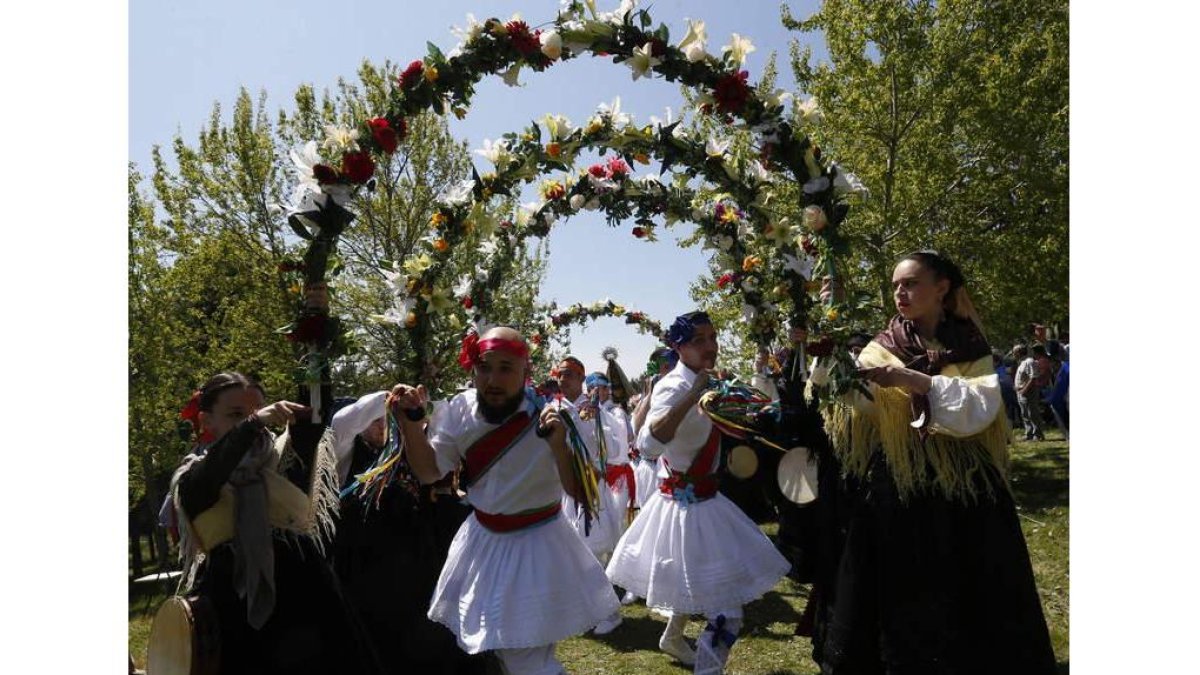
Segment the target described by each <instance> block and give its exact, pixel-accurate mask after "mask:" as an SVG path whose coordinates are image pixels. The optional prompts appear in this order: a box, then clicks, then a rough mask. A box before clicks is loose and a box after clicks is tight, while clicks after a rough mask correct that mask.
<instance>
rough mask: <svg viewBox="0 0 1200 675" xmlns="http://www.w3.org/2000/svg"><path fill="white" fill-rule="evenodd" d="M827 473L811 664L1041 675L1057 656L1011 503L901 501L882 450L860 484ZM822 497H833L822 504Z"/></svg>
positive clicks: (870, 670)
mask: <svg viewBox="0 0 1200 675" xmlns="http://www.w3.org/2000/svg"><path fill="white" fill-rule="evenodd" d="M838 473H839V472H838V471H837V468H836V467H830V466H828V465H826V466H824V467H823V470H822V471H821V478H820V480H821V483H820V487H819V490H820V493H821V495H822V499H821V500H818V501H819V502H823V503H821V504H820V506H821V512H820V520H821V526H822V528H821V529H822V538H823V540H824V541H825V542H827V545H828V548H827V549H826V550H830V551H831V552H832V553H833V555H829V556H822V560H821V561H820V570H819V573H818V578H817V583H816V588H815V589H814V592H815V595H816V597H815V598H814V600H813V601H814V602H816V603H817V606H816V615H815V634H814V637H813V657H814V659H815V660H816V661H817V663H818V664H820V666H821V668H822V673H826V674H827V675H860V674H870V675H875V674H880V675H883V674H886V675H907V674H909V673H912V674H916V673H920V674H922V675H943V674H944V675H950V674H954V675H968V674H969V675H991V674H994V675H1014V674H1018V673H1019V674H1021V675H1040V674H1042V673H1048V674H1049V673H1054V672H1055V660H1054V652H1053V649H1052V648H1051V645H1050V635H1049V631H1048V630H1047V628H1046V621H1045V617H1044V616H1043V614H1042V605H1041V602H1040V600H1039V598H1038V593H1037V587H1036V586H1035V583H1034V577H1033V568H1032V566H1031V564H1030V561H1029V552H1028V550H1027V548H1026V546H1025V537H1024V535H1023V534H1022V532H1021V526H1020V523H1019V522H1018V519H1017V512H1016V508H1015V506H1014V504H1013V500H1012V496H1011V495H1010V493H1009V492H1008V490H1007V489H1006V487H1005V486H1004V479H1003V478H1002V477H1001V476H1000V475H999V473H998V472H996V471H994V470H993V471H990V472H987V474H986V475H980V476H979V477H978V478H977V480H978V481H979V486H980V487H981V488H982V487H983V486H984V484H985V482H986V483H990V484H991V485H992V487H993V492H994V495H995V496H994V497H993V498H988V497H986V496H985V497H981V498H980V500H979V501H978V503H975V504H964V503H961V502H958V501H951V500H948V499H946V498H945V497H943V496H941V495H940V493H926V494H917V495H912V496H910V497H909V499H908V501H907V502H905V503H901V501H900V499H899V495H898V493H897V491H896V487H895V482H894V481H893V479H892V475H891V471H890V470H889V468H888V466H887V462H886V461H885V460H884V459H883V456H882V454H880V453H876V455H875V457H874V458H873V460H872V462H871V465H870V468H869V469H868V473H867V477H866V478H865V479H863V480H861V481H859V480H854V479H843V478H841V477H839V475H838ZM827 497H832V498H831V499H827Z"/></svg>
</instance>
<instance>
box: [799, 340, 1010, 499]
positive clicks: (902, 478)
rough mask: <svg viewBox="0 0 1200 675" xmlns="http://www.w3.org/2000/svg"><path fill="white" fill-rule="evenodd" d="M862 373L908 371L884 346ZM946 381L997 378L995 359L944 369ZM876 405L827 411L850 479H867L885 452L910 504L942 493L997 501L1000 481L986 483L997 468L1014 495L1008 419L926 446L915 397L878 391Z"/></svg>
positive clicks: (845, 403) (934, 436)
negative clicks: (984, 477)
mask: <svg viewBox="0 0 1200 675" xmlns="http://www.w3.org/2000/svg"><path fill="white" fill-rule="evenodd" d="M859 364H860V365H861V366H862V367H877V366H883V365H892V366H897V367H903V366H904V364H903V363H902V362H901V361H900V359H898V358H896V356H895V355H893V354H892V353H890V352H889V351H888V350H887V349H885V348H883V346H881V345H880V344H879V343H878V342H871V343H870V344H869V345H867V347H866V349H864V350H863V351H862V353H861V354H860V355H859ZM939 374H940V375H942V376H945V377H962V378H966V379H967V381H968V383H969V382H970V381H971V380H972V379H974V378H982V377H986V376H988V375H994V370H993V369H992V361H991V357H990V355H989V356H986V357H983V358H980V359H978V360H975V361H972V362H964V363H951V364H947V365H944V366H943V367H942V368H941V371H940V373H939ZM872 394H873V395H874V398H875V400H874V401H873V402H871V401H868V400H866V399H865V398H864V397H862V396H860V395H858V394H854V395H853V396H852V398H850V399H849V400H842V401H839V402H837V403H836V404H835V405H834V406H833V407H832V408H830V409H826V410H825V411H824V412H823V416H824V418H825V430H826V432H827V433H828V435H829V438H830V441H831V442H832V444H833V447H834V451H835V452H836V453H837V456H838V458H839V460H840V461H841V463H842V468H843V471H844V472H845V473H846V474H847V475H851V476H856V477H865V476H866V473H867V468H868V466H869V463H870V460H871V457H872V455H873V454H874V453H875V452H876V451H880V452H882V453H883V456H884V459H885V460H886V461H887V463H888V467H889V468H890V469H891V473H892V477H893V480H894V481H895V484H896V489H897V492H898V493H899V495H900V498H901V499H902V500H905V501H906V500H907V499H908V498H909V497H910V496H912V495H913V494H914V493H927V492H928V491H931V490H936V491H938V492H940V493H941V494H942V495H944V496H945V497H947V498H948V499H951V500H958V501H962V502H975V501H977V500H978V499H979V497H980V496H981V494H980V488H981V487H982V488H983V490H984V496H988V497H990V496H992V493H993V492H994V489H995V488H994V485H993V484H994V482H995V481H992V480H980V478H981V476H982V474H983V472H984V471H986V470H989V469H993V470H995V471H997V472H999V476H1000V477H1001V478H1003V479H1004V480H1002V481H1000V482H1001V483H1002V484H1003V485H1004V489H1007V486H1008V481H1007V473H1008V443H1009V436H1010V433H1011V432H1010V430H1009V428H1008V420H1007V419H1005V416H1004V415H996V417H995V418H994V419H993V420H992V421H991V423H990V424H988V426H987V427H986V428H984V430H983V431H981V432H980V433H977V434H975V435H973V436H968V437H965V438H955V437H952V436H949V435H946V434H943V433H938V432H937V429H936V426H935V427H934V428H933V433H930V434H928V435H927V436H926V438H925V439H924V440H922V438H921V433H920V432H919V431H918V430H917V429H916V428H914V427H913V426H912V422H913V418H912V414H913V411H912V403H911V397H910V394H909V392H908V391H907V390H905V389H901V388H898V387H872Z"/></svg>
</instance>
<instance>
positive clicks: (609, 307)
mask: <svg viewBox="0 0 1200 675" xmlns="http://www.w3.org/2000/svg"><path fill="white" fill-rule="evenodd" d="M552 309H553V306H552ZM604 316H615V317H625V323H627V324H629V325H631V326H635V327H637V329H638V332H639V333H641V334H643V335H653V336H654V337H656V338H659V339H660V340H661V339H662V335H663V328H662V325H661V324H660V323H658V322H657V321H655V320H654V319H651V318H650V317H648V316H646V314H645V312H637V311H633V312H631V311H628V310H626V309H625V307H624V306H623V305H618V304H617V303H615V302H613V301H612V300H609V299H607V298H605V299H604V300H600V301H597V302H593V303H592V304H590V305H584V304H582V303H578V302H577V303H575V304H573V305H570V306H569V307H567V308H566V309H565V310H563V311H561V312H556V313H553V314H551V315H550V316H549V317H547V318H546V319H545V321H543V322H542V323H541V324H540V325H538V326H536V327H535V328H534V329H533V330H532V331H531V332H530V335H529V343H530V348H531V349H533V350H537V349H539V348H541V346H542V345H544V344H545V343H546V341H547V340H548V339H549V338H551V337H553V336H554V335H555V334H556V333H557V332H558V331H559V329H561V328H563V327H565V326H570V325H571V324H578V325H580V326H582V325H584V324H585V323H587V322H588V321H593V320H595V319H598V318H600V317H604Z"/></svg>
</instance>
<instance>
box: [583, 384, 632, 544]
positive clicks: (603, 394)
mask: <svg viewBox="0 0 1200 675" xmlns="http://www.w3.org/2000/svg"><path fill="white" fill-rule="evenodd" d="M586 383H587V388H588V394H589V395H590V396H592V397H593V398H594V400H596V401H598V402H599V404H600V410H602V411H603V414H604V417H603V420H604V430H605V431H606V432H608V444H607V448H606V449H607V450H608V456H607V457H605V459H604V461H605V467H604V473H605V481H606V482H607V483H608V490H609V491H610V492H612V495H613V497H614V499H615V500H616V508H615V509H613V510H614V512H615V513H616V514H617V515H619V516H620V518H619V520H617V526H616V531H617V536H618V537H620V535H621V534H623V533H624V532H625V526H626V524H627V523H628V522H629V515H630V513H631V512H632V511H633V509H635V508H637V488H636V485H635V478H634V475H633V465H631V464H630V463H629V443H630V439H629V436H630V434H629V429H630V427H629V413H627V412H625V409H624V408H622V407H621V406H619V405H617V404H616V402H615V401H613V400H612V387H611V385H610V384H609V382H608V377H606V376H605V375H603V374H602V373H592V374H591V375H588V376H587V380H586ZM613 543H614V544H615V543H616V542H613Z"/></svg>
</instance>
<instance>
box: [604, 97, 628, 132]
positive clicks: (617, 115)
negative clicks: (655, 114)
mask: <svg viewBox="0 0 1200 675" xmlns="http://www.w3.org/2000/svg"><path fill="white" fill-rule="evenodd" d="M596 112H598V113H599V114H600V116H601V117H607V118H609V119H610V120H612V125H613V127H614V128H617V127H623V126H625V125H626V124H629V122H630V120H632V119H633V117H631V116H630V115H629V114H627V113H623V112H621V97H620V96H618V97H616V98H614V99H613V102H612V104H608V103H601V104H600V106H599V107H598V108H596Z"/></svg>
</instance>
